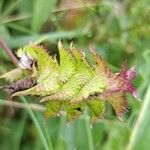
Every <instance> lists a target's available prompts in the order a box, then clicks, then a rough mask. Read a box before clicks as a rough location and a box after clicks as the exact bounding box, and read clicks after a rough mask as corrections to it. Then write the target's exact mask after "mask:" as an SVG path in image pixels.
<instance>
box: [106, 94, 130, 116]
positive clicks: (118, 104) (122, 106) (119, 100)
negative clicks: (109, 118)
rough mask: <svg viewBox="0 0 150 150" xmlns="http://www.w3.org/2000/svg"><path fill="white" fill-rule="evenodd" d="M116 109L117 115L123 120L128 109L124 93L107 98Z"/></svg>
mask: <svg viewBox="0 0 150 150" xmlns="http://www.w3.org/2000/svg"><path fill="white" fill-rule="evenodd" d="M106 99H107V101H108V102H109V103H110V104H111V105H112V107H113V108H114V110H115V112H116V115H117V116H118V117H119V118H121V117H122V115H123V114H124V113H125V112H126V109H127V100H126V98H125V94H124V93H114V94H112V95H110V96H109V97H107V98H106Z"/></svg>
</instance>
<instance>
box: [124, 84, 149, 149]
mask: <svg viewBox="0 0 150 150" xmlns="http://www.w3.org/2000/svg"><path fill="white" fill-rule="evenodd" d="M149 116H150V84H149V86H148V89H147V92H146V94H145V98H144V102H143V105H142V108H141V111H140V114H139V116H138V119H137V121H136V123H135V126H134V128H133V130H132V134H131V137H130V140H129V144H128V147H127V150H141V149H143V150H149V148H150V144H149V141H150V127H149V125H150V118H149Z"/></svg>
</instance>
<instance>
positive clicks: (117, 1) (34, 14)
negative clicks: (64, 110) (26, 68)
mask: <svg viewBox="0 0 150 150" xmlns="http://www.w3.org/2000/svg"><path fill="white" fill-rule="evenodd" d="M0 38H2V39H3V40H4V41H5V42H6V43H7V45H8V46H9V47H10V48H11V49H12V50H13V52H15V50H16V49H17V48H19V47H20V46H24V45H25V44H28V43H29V42H30V41H32V42H35V43H40V44H43V45H44V46H45V47H46V48H48V49H50V52H51V53H56V52H57V40H58V39H62V41H63V42H64V44H65V46H68V45H69V43H70V42H71V41H74V43H75V45H76V47H78V48H80V49H81V50H84V51H85V53H86V56H87V58H88V59H89V60H90V59H91V57H90V55H89V52H88V45H89V44H90V43H92V44H93V46H94V47H95V48H96V51H97V52H98V53H99V54H100V55H102V56H103V57H104V58H106V60H107V61H108V63H109V66H110V68H111V69H112V70H113V71H114V72H118V71H119V68H120V65H121V63H123V62H124V61H125V60H127V64H128V67H130V66H132V65H136V69H137V78H136V79H135V80H134V81H133V84H134V85H135V87H136V89H137V91H138V95H139V97H140V98H141V100H142V102H139V101H137V100H135V99H134V98H133V97H132V96H131V95H129V94H127V99H128V104H129V108H128V112H127V113H126V114H125V116H124V121H123V122H121V121H119V120H118V119H117V118H116V117H115V114H114V112H113V110H112V108H110V107H109V106H108V108H107V109H108V114H107V115H106V116H105V119H103V120H100V121H99V122H97V123H95V124H94V125H93V126H92V127H91V126H90V125H89V123H88V120H87V116H84V117H82V118H81V119H79V120H76V121H74V122H72V123H70V124H66V122H65V121H66V120H65V117H64V118H63V117H62V118H52V119H48V120H45V119H44V117H43V114H42V113H41V112H38V111H32V110H31V109H29V108H27V109H19V108H15V107H12V106H9V107H8V106H5V103H4V101H5V100H6V99H7V98H8V97H7V95H6V94H4V93H3V92H2V91H0V150H33V149H35V150H52V149H53V150H149V149H150V142H149V141H150V1H149V0H84V1H83V0H0ZM14 67H15V66H13V64H12V62H11V61H10V60H9V58H8V56H7V55H6V54H5V52H4V51H3V49H2V48H0V74H2V73H4V72H7V71H8V70H11V69H12V68H14ZM3 83H4V81H2V80H1V81H0V85H2V84H3ZM15 101H18V102H22V103H23V105H25V104H24V103H27V102H28V103H38V100H37V98H36V99H35V98H29V97H25V98H20V99H19V98H18V99H16V100H15Z"/></svg>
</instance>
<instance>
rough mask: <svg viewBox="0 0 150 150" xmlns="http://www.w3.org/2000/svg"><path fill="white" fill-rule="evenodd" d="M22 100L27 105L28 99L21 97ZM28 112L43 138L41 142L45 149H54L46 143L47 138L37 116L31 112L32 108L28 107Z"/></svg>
mask: <svg viewBox="0 0 150 150" xmlns="http://www.w3.org/2000/svg"><path fill="white" fill-rule="evenodd" d="M20 99H21V101H22V102H24V103H25V104H27V101H26V99H25V98H24V97H20ZM27 111H28V113H29V115H30V117H31V119H32V121H33V122H34V124H35V127H36V129H37V131H38V133H39V136H40V138H41V141H42V143H43V145H44V149H45V150H52V149H53V148H52V147H50V146H49V145H48V143H47V141H46V138H45V136H44V134H43V131H42V129H41V127H40V124H39V122H38V120H37V119H36V117H35V114H34V113H33V111H32V110H31V108H30V107H27Z"/></svg>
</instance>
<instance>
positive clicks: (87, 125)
mask: <svg viewBox="0 0 150 150" xmlns="http://www.w3.org/2000/svg"><path fill="white" fill-rule="evenodd" d="M84 120H85V129H86V133H87V140H88V147H89V150H94V143H93V138H92V132H91V129H90V125H89V120H88V119H87V118H86V117H85V119H84Z"/></svg>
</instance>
